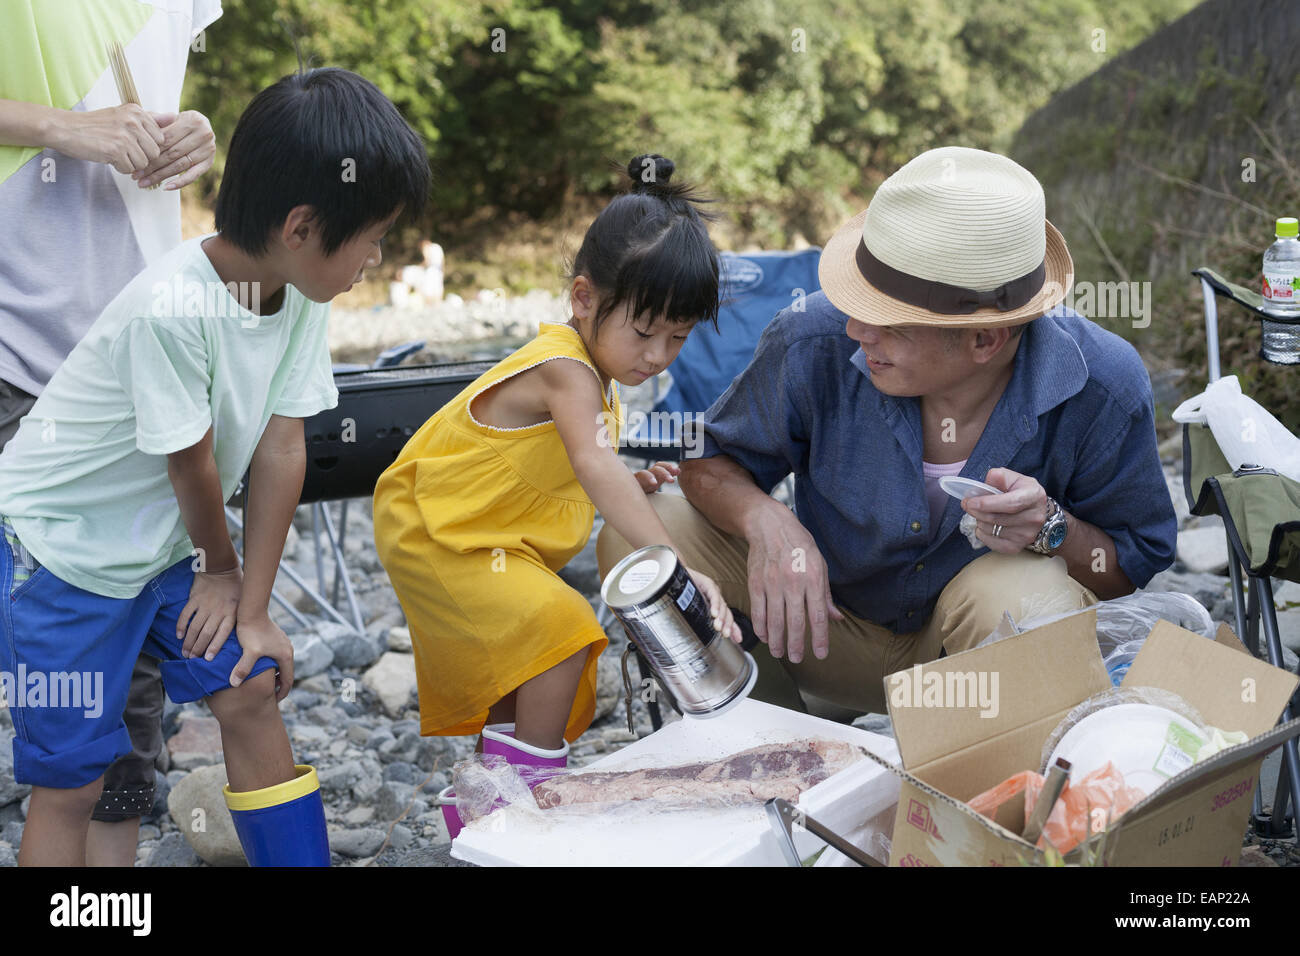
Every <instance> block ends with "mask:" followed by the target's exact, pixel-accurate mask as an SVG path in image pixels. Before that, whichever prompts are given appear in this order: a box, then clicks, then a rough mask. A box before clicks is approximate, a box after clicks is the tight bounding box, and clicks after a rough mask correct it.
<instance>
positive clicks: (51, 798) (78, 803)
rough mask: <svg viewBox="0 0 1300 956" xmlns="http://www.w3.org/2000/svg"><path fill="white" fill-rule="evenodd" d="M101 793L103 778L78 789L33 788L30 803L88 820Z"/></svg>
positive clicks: (102, 790)
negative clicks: (82, 816)
mask: <svg viewBox="0 0 1300 956" xmlns="http://www.w3.org/2000/svg"><path fill="white" fill-rule="evenodd" d="M103 792H104V778H103V777H102V776H101V777H99V778H98V779H96V780H92V781H91V782H90V783H88V784H85V785H84V786H80V787H67V788H63V787H33V788H32V803H34V804H37V806H38V807H41V808H47V809H51V810H54V811H55V812H57V813H59V814H68V815H73V814H75V815H78V816H80V815H84V816H85V817H86V819H87V820H89V819H90V815H91V814H92V813H94V811H95V805H96V804H98V803H99V798H100V797H101V796H102V795H103Z"/></svg>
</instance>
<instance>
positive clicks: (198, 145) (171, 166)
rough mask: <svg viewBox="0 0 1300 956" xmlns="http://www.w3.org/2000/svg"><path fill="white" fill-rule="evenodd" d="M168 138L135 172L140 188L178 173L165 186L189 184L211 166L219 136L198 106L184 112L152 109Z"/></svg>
mask: <svg viewBox="0 0 1300 956" xmlns="http://www.w3.org/2000/svg"><path fill="white" fill-rule="evenodd" d="M152 116H153V118H154V120H155V121H156V122H157V123H158V126H159V128H161V129H162V131H163V135H164V137H165V140H164V142H163V144H162V150H161V152H159V154H158V155H157V156H156V157H155V158H154V160H153V162H151V163H150V164H149V165H148V166H146V167H144V168H143V169H137V170H136V171H135V173H134V174H133V176H132V178H134V179H135V180H136V181H137V182H138V183H139V185H140V188H141V189H147V188H149V187H150V186H152V185H153V184H154V183H160V182H162V181H163V180H164V179H167V178H169V177H171V176H175V177H176V178H175V179H173V180H172V181H171V182H169V183H167V184H166V185H165V186H164V187H163V188H164V189H180V188H182V187H184V186H188V185H189V184H190V183H192V182H194V180H196V179H198V178H199V177H200V176H202V175H203V174H204V173H206V172H207V171H208V170H209V169H211V168H212V160H213V158H214V157H215V156H216V155H217V137H216V136H215V135H214V134H213V132H212V125H211V124H210V123H209V122H208V118H207V117H206V116H204V115H203V114H202V113H200V112H198V111H196V110H185V112H183V113H153V114H152Z"/></svg>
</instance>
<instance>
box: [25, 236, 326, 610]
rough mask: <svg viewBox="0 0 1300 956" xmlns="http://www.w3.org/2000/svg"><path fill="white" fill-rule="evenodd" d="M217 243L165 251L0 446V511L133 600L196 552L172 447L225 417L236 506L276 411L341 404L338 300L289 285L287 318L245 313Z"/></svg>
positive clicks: (217, 453) (38, 548)
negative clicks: (333, 343)
mask: <svg viewBox="0 0 1300 956" xmlns="http://www.w3.org/2000/svg"><path fill="white" fill-rule="evenodd" d="M206 238H208V237H206V236H202V237H199V238H195V239H191V240H189V241H187V242H184V243H181V245H179V246H177V247H176V248H174V249H173V250H172V251H171V252H168V253H166V254H165V255H164V256H163V257H162V258H161V259H159V260H158V261H156V262H155V263H154V264H153V265H151V266H149V267H148V268H146V269H145V270H144V271H143V272H141V273H140V274H139V275H137V276H136V277H135V278H134V279H132V280H131V282H130V283H128V284H127V286H126V287H125V288H124V289H123V290H122V291H121V292H120V293H119V294H118V296H117V297H116V298H115V299H113V301H112V302H110V303H109V304H108V306H106V307H105V309H104V311H103V313H101V315H100V316H99V318H98V319H97V320H96V321H95V323H94V324H93V325H92V326H91V327H90V330H89V331H88V332H87V333H86V336H85V338H83V339H82V340H81V342H80V343H78V344H77V346H76V347H75V348H74V349H73V350H72V353H71V354H70V355H69V356H68V358H67V360H66V361H64V363H63V364H62V365H61V366H59V368H58V370H57V371H56V372H55V373H54V376H53V377H52V378H51V379H50V383H49V385H48V386H47V387H46V388H45V390H44V391H43V392H42V393H41V395H40V397H39V398H38V399H37V401H36V404H35V405H34V406H33V407H32V410H31V411H30V412H29V413H28V414H27V416H26V417H25V418H23V420H22V423H21V424H20V426H19V428H18V432H17V434H16V435H15V436H14V437H13V439H12V440H10V442H9V444H8V445H7V446H6V447H5V450H4V452H3V454H0V514H2V515H6V516H8V517H9V519H10V521H11V523H12V524H13V527H14V529H15V530H16V531H17V533H18V537H19V538H20V540H21V541H22V543H23V545H25V546H26V547H27V549H28V550H29V551H30V552H31V553H32V555H33V556H34V557H35V558H36V560H38V561H39V562H40V563H41V564H43V565H45V567H46V568H48V569H49V571H50V572H51V573H53V574H54V575H56V576H57V577H59V578H61V579H63V580H64V581H67V582H68V583H70V584H73V585H75V586H76V587H79V588H81V589H83V590H86V591H91V592H94V593H96V594H102V595H105V596H107V597H115V598H132V597H135V596H136V595H137V594H139V593H140V591H141V590H142V589H143V588H144V586H145V584H147V583H148V581H149V580H150V579H151V578H152V577H154V576H155V575H156V574H158V573H159V572H161V571H163V570H164V569H166V568H168V567H170V566H171V565H172V564H175V563H176V562H177V561H179V560H181V559H182V558H184V557H186V556H188V555H190V554H192V552H193V549H194V546H193V543H192V542H191V541H190V538H189V534H188V533H187V532H186V530H185V526H184V523H183V522H182V521H181V515H180V509H179V506H178V504H177V501H176V495H175V491H174V489H173V488H172V484H171V481H170V479H169V478H168V476H167V457H166V456H167V455H168V454H169V453H170V452H175V451H181V450H182V449H185V448H189V447H190V446H192V445H194V444H195V443H196V442H198V441H199V440H200V439H201V438H202V437H203V435H204V434H205V433H206V432H207V430H208V428H209V426H211V428H212V434H213V457H214V459H215V461H216V465H217V471H218V474H219V475H220V478H221V492H222V500H223V501H224V500H228V499H229V497H230V496H231V495H232V494H233V493H234V490H235V488H236V487H237V485H238V484H239V479H240V477H241V476H242V475H243V474H244V472H245V471H246V470H247V469H248V466H249V463H250V462H251V461H252V457H253V451H254V450H255V448H256V447H257V443H258V441H259V440H260V439H261V437H262V433H263V431H264V430H265V428H266V425H267V422H268V421H270V418H271V415H272V414H275V415H283V416H287V417H293V418H305V417H307V416H310V415H314V414H316V413H317V412H320V411H322V410H324V409H327V408H333V407H334V406H335V405H336V404H338V390H337V389H336V388H335V387H334V377H333V372H332V369H331V363H330V354H329V346H328V343H327V340H326V327H327V321H328V317H329V305H328V303H326V304H321V303H316V302H312V301H311V300H309V299H307V298H306V297H305V296H303V295H302V293H300V292H299V291H298V290H297V289H295V288H294V287H293V286H286V287H285V295H284V301H283V303H282V305H281V307H280V309H279V311H277V312H276V313H275V314H273V315H256V314H254V313H253V312H249V311H248V310H246V309H243V308H242V307H240V306H239V304H238V303H237V302H236V301H235V299H234V298H233V297H232V296H231V295H230V293H229V291H228V290H227V289H226V287H225V286H224V285H223V284H222V282H221V280H220V278H219V277H218V276H217V273H216V271H215V270H214V269H213V268H212V264H211V262H210V261H209V260H208V257H207V255H206V254H205V253H204V252H203V249H202V247H201V245H200V243H201V242H202V241H203V240H204V239H206ZM69 281H75V276H71V277H69Z"/></svg>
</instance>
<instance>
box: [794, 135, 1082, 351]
mask: <svg viewBox="0 0 1300 956" xmlns="http://www.w3.org/2000/svg"><path fill="white" fill-rule="evenodd" d="M818 274H819V276H820V278H821V284H822V290H823V291H824V292H825V293H826V297H827V298H828V299H830V301H831V304H832V305H834V306H835V307H836V308H837V309H839V310H840V311H841V312H843V313H845V314H846V315H848V316H849V317H850V318H853V319H857V320H858V321H860V322H866V323H868V324H870V325H933V326H946V327H950V328H951V327H969V328H992V327H995V326H1003V325H1020V324H1022V323H1025V322H1028V321H1030V320H1031V319H1034V318H1037V317H1038V316H1040V315H1042V314H1043V313H1044V312H1047V311H1048V310H1050V309H1052V308H1053V307H1055V306H1057V305H1059V304H1060V303H1061V301H1062V300H1063V299H1064V298H1065V295H1066V293H1067V292H1068V291H1069V289H1070V286H1071V285H1072V284H1073V282H1074V263H1073V262H1072V261H1071V260H1070V253H1069V251H1068V250H1067V249H1066V248H1065V240H1064V239H1063V238H1062V237H1061V234H1060V233H1059V232H1057V230H1056V227H1055V226H1053V225H1052V224H1051V223H1050V222H1048V221H1047V219H1046V217H1045V215H1044V204H1043V187H1042V186H1040V185H1039V183H1038V180H1037V179H1035V178H1034V177H1033V175H1032V174H1031V173H1030V172H1029V171H1028V170H1027V169H1025V168H1024V167H1022V166H1020V165H1019V164H1017V163H1015V162H1013V161H1012V160H1010V159H1007V158H1006V157H1005V156H999V155H997V154H996V153H987V152H984V151H983V150H979V149H967V148H966V147H963V146H945V147H943V148H941V149H932V150H930V151H928V152H925V153H922V154H921V155H920V156H917V157H916V158H914V159H912V160H911V161H910V162H908V163H907V164H906V165H905V166H903V167H902V168H901V169H899V170H898V171H897V172H895V173H894V175H892V176H890V177H889V178H888V179H886V180H885V181H884V182H883V183H881V184H880V187H879V188H878V189H877V190H876V194H875V195H874V196H873V197H872V199H871V204H870V205H869V206H868V207H867V209H866V211H864V212H862V213H859V214H858V215H857V216H854V217H853V218H852V219H850V220H849V221H848V222H846V223H845V224H844V225H842V226H841V227H840V228H839V229H838V230H836V232H835V235H834V236H832V237H831V240H830V241H829V242H828V243H826V247H825V249H823V250H822V257H821V263H820V264H819V266H818Z"/></svg>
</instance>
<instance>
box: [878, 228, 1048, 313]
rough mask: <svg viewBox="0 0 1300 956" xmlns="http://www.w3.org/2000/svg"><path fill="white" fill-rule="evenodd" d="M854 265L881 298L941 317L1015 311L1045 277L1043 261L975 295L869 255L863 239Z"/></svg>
mask: <svg viewBox="0 0 1300 956" xmlns="http://www.w3.org/2000/svg"><path fill="white" fill-rule="evenodd" d="M857 263H858V271H859V272H861V273H862V277H863V278H864V279H866V280H867V281H868V282H870V283H871V284H872V285H873V286H875V287H876V288H877V289H879V290H880V291H881V292H883V293H885V295H887V296H890V297H891V298H894V299H898V300H899V301H900V302H906V303H907V304H908V305H914V306H916V307H917V308H921V309H926V310H928V311H930V312H937V313H939V314H941V315H961V314H964V313H967V312H974V311H975V310H976V309H981V308H988V307H993V308H996V309H998V310H999V311H1001V312H1009V311H1011V310H1012V309H1018V308H1020V307H1021V306H1022V305H1024V304H1025V303H1027V302H1029V301H1030V300H1031V299H1033V297H1034V296H1035V295H1036V294H1037V293H1038V292H1039V291H1040V290H1041V289H1042V288H1043V282H1044V280H1045V279H1046V278H1047V265H1046V260H1044V261H1043V262H1040V263H1039V264H1038V266H1037V268H1035V269H1034V271H1033V272H1030V273H1028V274H1027V275H1023V276H1021V277H1020V278H1019V279H1012V280H1010V281H1009V282H1004V283H1003V284H1002V285H1000V286H998V287H997V288H996V289H989V290H988V291H987V292H977V291H976V290H974V289H964V288H962V287H961V286H956V285H948V284H947V283H944V282H934V281H931V280H930V279H922V278H919V277H917V276H914V275H909V274H908V273H906V272H901V271H899V270H898V269H895V268H894V267H893V266H890V265H886V264H885V263H883V262H881V261H880V260H879V259H877V258H876V257H875V256H873V255H872V254H871V250H870V249H868V248H867V243H866V241H865V240H859V241H858V250H857Z"/></svg>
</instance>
